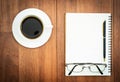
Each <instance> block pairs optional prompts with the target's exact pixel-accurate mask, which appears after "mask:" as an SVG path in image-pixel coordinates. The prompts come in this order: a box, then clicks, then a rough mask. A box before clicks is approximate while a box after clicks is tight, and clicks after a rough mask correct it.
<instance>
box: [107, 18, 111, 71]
mask: <svg viewBox="0 0 120 82" xmlns="http://www.w3.org/2000/svg"><path fill="white" fill-rule="evenodd" d="M111 24H112V16H108V73H111V52H112V51H111V50H112V28H111Z"/></svg>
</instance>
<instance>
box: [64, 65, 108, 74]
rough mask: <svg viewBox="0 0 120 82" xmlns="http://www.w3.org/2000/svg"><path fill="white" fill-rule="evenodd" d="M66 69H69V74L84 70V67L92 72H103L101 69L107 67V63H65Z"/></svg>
mask: <svg viewBox="0 0 120 82" xmlns="http://www.w3.org/2000/svg"><path fill="white" fill-rule="evenodd" d="M66 67H67V70H68V71H70V72H69V73H68V75H71V73H72V72H75V73H79V72H82V71H83V70H84V68H89V70H90V71H91V72H92V73H100V74H101V75H102V74H103V71H104V70H105V68H106V67H107V64H103V63H67V64H66Z"/></svg>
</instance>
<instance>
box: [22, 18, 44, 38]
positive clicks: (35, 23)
mask: <svg viewBox="0 0 120 82" xmlns="http://www.w3.org/2000/svg"><path fill="white" fill-rule="evenodd" d="M21 32H22V34H23V35H24V36H25V37H26V38H29V39H35V38H37V37H39V36H40V35H41V34H42V32H43V24H42V22H41V20H39V19H38V18H36V17H27V18H25V19H24V20H23V21H22V23H21Z"/></svg>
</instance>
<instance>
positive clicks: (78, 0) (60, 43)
mask: <svg viewBox="0 0 120 82" xmlns="http://www.w3.org/2000/svg"><path fill="white" fill-rule="evenodd" d="M57 3H59V4H57V54H58V59H57V61H58V62H57V63H58V70H60V69H62V70H60V72H59V73H58V77H59V76H60V77H59V78H58V79H59V82H79V81H82V82H93V81H94V82H99V81H101V82H113V79H112V78H113V75H112V76H111V77H92V76H90V77H64V75H65V72H64V71H63V70H64V65H65V61H64V59H65V58H64V57H65V51H64V50H65V13H68V12H71V13H73V12H74V13H103V12H104V13H110V12H112V9H111V8H112V7H111V6H112V4H111V3H112V1H111V0H107V1H106V0H89V2H88V1H87V0H66V1H64V0H60V1H59V0H58V1H57ZM61 5H62V6H61ZM61 37H63V39H61Z"/></svg>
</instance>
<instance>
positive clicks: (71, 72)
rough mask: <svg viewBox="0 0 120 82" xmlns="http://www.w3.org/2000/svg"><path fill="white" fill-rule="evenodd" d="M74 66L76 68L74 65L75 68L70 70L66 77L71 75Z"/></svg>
mask: <svg viewBox="0 0 120 82" xmlns="http://www.w3.org/2000/svg"><path fill="white" fill-rule="evenodd" d="M76 66H77V65H75V66H74V67H73V68H72V70H71V71H70V72H69V73H68V75H71V73H72V72H73V70H74V69H75V67H76Z"/></svg>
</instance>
